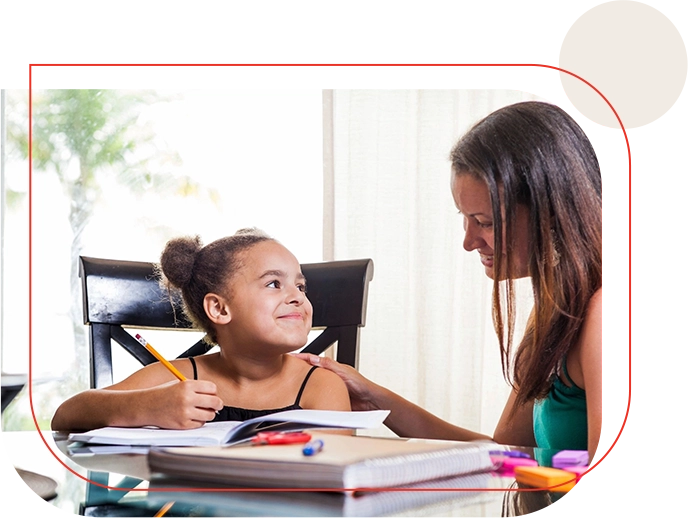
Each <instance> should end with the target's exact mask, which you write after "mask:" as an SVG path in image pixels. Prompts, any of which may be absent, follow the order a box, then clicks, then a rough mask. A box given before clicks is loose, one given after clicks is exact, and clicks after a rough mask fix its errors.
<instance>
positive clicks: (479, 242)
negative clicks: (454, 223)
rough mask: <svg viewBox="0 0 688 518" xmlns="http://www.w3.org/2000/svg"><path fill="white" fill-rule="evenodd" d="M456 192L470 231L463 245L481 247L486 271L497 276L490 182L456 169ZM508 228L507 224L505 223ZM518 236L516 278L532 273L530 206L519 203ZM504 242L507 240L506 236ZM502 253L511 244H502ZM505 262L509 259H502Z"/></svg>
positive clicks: (516, 234)
mask: <svg viewBox="0 0 688 518" xmlns="http://www.w3.org/2000/svg"><path fill="white" fill-rule="evenodd" d="M451 191H452V196H453V197H454V203H455V204H456V208H457V209H459V212H460V213H461V214H462V216H463V228H464V230H465V231H466V235H465V237H464V240H463V247H464V249H466V251H468V252H471V251H473V250H477V251H478V254H480V262H481V263H482V264H483V266H484V267H485V274H486V275H487V276H488V277H489V278H490V279H494V269H493V268H494V215H493V214H492V202H491V200H490V191H489V189H488V187H487V184H486V183H485V182H484V181H482V180H480V179H479V178H476V177H475V176H473V175H472V174H468V173H461V174H455V173H454V172H452V184H451ZM502 229H505V225H504V224H503V225H502ZM514 229H515V240H514V247H513V250H512V253H513V257H512V258H511V260H512V262H513V267H514V278H516V279H518V278H520V277H527V276H528V275H529V268H528V255H529V249H530V240H529V237H528V209H527V207H525V206H523V205H518V206H517V207H516V221H515V227H514ZM502 243H506V238H505V236H502ZM502 248H504V250H503V251H502V256H503V257H506V249H507V248H508V247H507V246H504V245H503V246H502ZM502 264H505V259H503V260H502Z"/></svg>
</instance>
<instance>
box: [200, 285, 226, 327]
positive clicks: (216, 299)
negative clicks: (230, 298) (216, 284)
mask: <svg viewBox="0 0 688 518" xmlns="http://www.w3.org/2000/svg"><path fill="white" fill-rule="evenodd" d="M203 309H205V314H206V315H208V318H209V319H210V321H211V322H212V323H213V324H219V325H222V324H228V323H229V322H230V321H231V320H232V314H231V312H230V310H229V304H228V302H227V299H226V298H224V297H223V296H221V295H217V294H216V293H207V294H206V296H205V297H203Z"/></svg>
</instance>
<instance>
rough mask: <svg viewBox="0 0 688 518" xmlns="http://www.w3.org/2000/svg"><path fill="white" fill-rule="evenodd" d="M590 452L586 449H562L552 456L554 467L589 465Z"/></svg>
mask: <svg viewBox="0 0 688 518" xmlns="http://www.w3.org/2000/svg"><path fill="white" fill-rule="evenodd" d="M587 465H588V452H587V451H585V450H562V451H560V452H559V453H557V454H555V455H554V456H553V457H552V467H553V468H567V467H570V466H587Z"/></svg>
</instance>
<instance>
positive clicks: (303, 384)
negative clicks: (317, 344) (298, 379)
mask: <svg viewBox="0 0 688 518" xmlns="http://www.w3.org/2000/svg"><path fill="white" fill-rule="evenodd" d="M317 368H318V367H317V365H313V367H311V370H309V371H308V374H306V377H305V378H304V379H303V383H301V388H300V389H299V393H298V395H297V396H296V401H294V405H295V406H298V404H299V401H301V395H302V394H303V389H305V388H306V383H308V378H310V377H311V374H313V371H314V370H315V369H317Z"/></svg>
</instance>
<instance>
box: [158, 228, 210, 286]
mask: <svg viewBox="0 0 688 518" xmlns="http://www.w3.org/2000/svg"><path fill="white" fill-rule="evenodd" d="M201 248H203V243H202V242H201V238H200V237H199V236H194V237H178V238H175V239H171V240H170V241H168V242H167V245H165V249H164V250H163V251H162V255H161V256H160V270H161V271H162V274H163V275H164V276H165V278H166V279H167V281H168V282H169V283H170V284H171V285H172V286H174V287H176V288H180V289H181V288H183V287H184V286H186V285H187V284H188V283H189V281H190V280H191V276H192V274H193V266H194V262H195V261H196V255H197V254H198V252H199V251H200V250H201Z"/></svg>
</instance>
